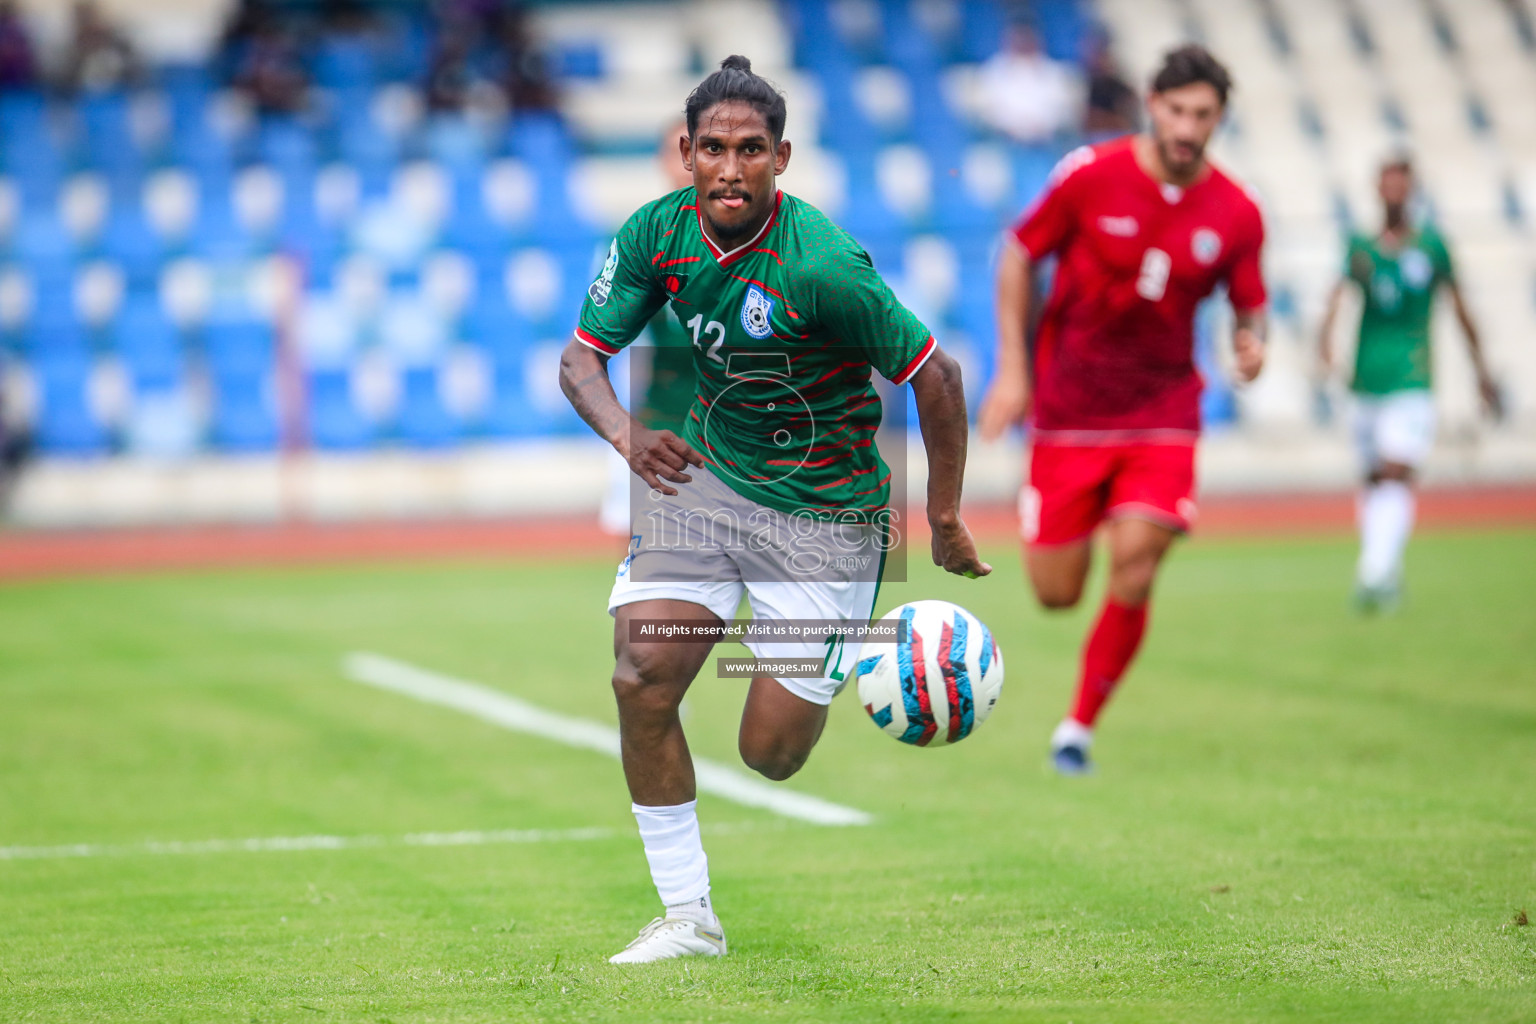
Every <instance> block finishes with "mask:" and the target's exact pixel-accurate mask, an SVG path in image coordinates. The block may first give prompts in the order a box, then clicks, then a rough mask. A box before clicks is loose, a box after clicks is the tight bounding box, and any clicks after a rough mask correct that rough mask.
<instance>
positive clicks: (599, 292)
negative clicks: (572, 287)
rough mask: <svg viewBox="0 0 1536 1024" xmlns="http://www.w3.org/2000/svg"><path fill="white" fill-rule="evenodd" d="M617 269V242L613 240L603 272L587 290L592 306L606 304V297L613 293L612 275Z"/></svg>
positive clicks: (604, 262)
mask: <svg viewBox="0 0 1536 1024" xmlns="http://www.w3.org/2000/svg"><path fill="white" fill-rule="evenodd" d="M618 269H619V240H618V239H617V238H615V239H614V240H613V242H612V243H611V244H610V245H609V246H608V258H607V259H606V260H604V261H603V272H602V273H601V274H599V275H598V277H597V280H596V281H593V282H592V286H591V287H590V288H588V289H587V297H588V298H590V299H591V300H592V305H594V306H602V305H605V304H607V302H608V295H609V293H610V292H612V291H613V275H614V272H615V271H617V270H618Z"/></svg>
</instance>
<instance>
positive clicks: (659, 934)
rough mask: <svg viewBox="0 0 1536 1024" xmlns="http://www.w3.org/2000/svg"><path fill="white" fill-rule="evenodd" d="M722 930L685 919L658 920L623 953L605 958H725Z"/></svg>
mask: <svg viewBox="0 0 1536 1024" xmlns="http://www.w3.org/2000/svg"><path fill="white" fill-rule="evenodd" d="M724 955H725V929H723V928H721V927H720V922H719V921H718V920H717V921H716V922H715V923H714V925H713V926H709V925H705V924H700V923H699V922H698V921H695V920H693V919H692V918H688V917H658V918H656V919H654V920H653V921H651V923H650V924H648V925H646V926H645V927H644V928H641V929H640V934H639V935H638V936H636V938H635V941H633V942H631V943H630V944H629V945H627V946H625V947H624V951H623V952H622V953H615V954H614V955H613V956H611V957H609V958H608V962H609V963H611V964H645V963H650V962H651V961H652V960H671V959H673V958H674V957H680V956H724Z"/></svg>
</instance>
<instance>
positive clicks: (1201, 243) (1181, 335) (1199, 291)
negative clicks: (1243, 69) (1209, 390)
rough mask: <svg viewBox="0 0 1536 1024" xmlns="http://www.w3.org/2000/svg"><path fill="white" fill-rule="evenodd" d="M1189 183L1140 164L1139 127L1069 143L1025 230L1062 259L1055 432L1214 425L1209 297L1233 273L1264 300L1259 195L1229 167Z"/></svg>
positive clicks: (1049, 400)
mask: <svg viewBox="0 0 1536 1024" xmlns="http://www.w3.org/2000/svg"><path fill="white" fill-rule="evenodd" d="M1207 167H1208V171H1207V173H1206V175H1205V176H1204V177H1203V178H1201V179H1200V180H1199V181H1198V182H1196V183H1195V184H1194V185H1191V186H1189V187H1188V188H1184V189H1179V188H1176V187H1174V186H1171V185H1164V184H1161V183H1159V182H1158V181H1156V180H1154V179H1153V178H1152V177H1151V176H1150V175H1149V174H1147V172H1146V171H1144V170H1142V168H1141V165H1140V164H1138V163H1137V162H1136V155H1135V149H1134V137H1127V138H1122V139H1116V140H1114V141H1112V142H1107V143H1104V144H1102V145H1099V146H1093V147H1089V146H1084V147H1082V148H1080V149H1077V150H1074V151H1073V152H1071V153H1068V154H1067V155H1066V156H1065V157H1064V158H1063V159H1062V161H1061V163H1060V164H1059V165H1058V166H1057V168H1056V170H1055V171H1054V172H1053V173H1052V175H1051V180H1050V184H1049V185H1048V186H1047V188H1046V191H1045V193H1044V194H1043V195H1042V196H1041V197H1040V198H1039V199H1038V200H1037V201H1036V202H1035V204H1034V206H1033V207H1032V208H1031V209H1030V210H1029V211H1028V212H1027V213H1026V214H1025V215H1024V216H1023V218H1021V219H1020V221H1019V223H1018V224H1017V226H1016V227H1015V228H1014V231H1013V233H1014V237H1016V238H1017V239H1018V241H1019V244H1021V245H1022V246H1023V247H1024V249H1025V250H1026V251H1027V252H1028V253H1029V257H1030V259H1031V260H1040V259H1043V258H1044V257H1046V256H1049V255H1055V256H1056V257H1057V258H1058V259H1057V267H1056V280H1055V283H1054V284H1053V286H1052V288H1051V295H1050V299H1049V301H1048V302H1047V303H1046V306H1045V310H1044V312H1043V314H1042V317H1041V321H1040V330H1039V335H1038V337H1037V339H1036V346H1035V356H1034V369H1035V431H1036V437H1037V438H1038V439H1039V440H1042V441H1050V440H1056V441H1060V442H1066V443H1086V444H1093V443H1112V442H1117V441H1126V440H1131V441H1134V440H1142V439H1155V440H1161V441H1165V442H1166V441H1175V440H1179V439H1188V440H1193V439H1194V437H1195V436H1196V435H1197V434H1198V433H1199V430H1200V389H1201V386H1202V382H1201V379H1200V375H1199V373H1198V372H1197V371H1196V369H1195V361H1194V347H1195V307H1196V306H1197V305H1198V304H1199V303H1200V300H1201V299H1204V298H1205V297H1206V296H1207V295H1209V294H1211V291H1212V290H1213V289H1214V288H1215V287H1216V285H1217V283H1218V282H1221V281H1225V282H1226V283H1227V290H1228V293H1229V295H1230V297H1231V299H1232V305H1233V306H1234V307H1235V308H1236V309H1239V310H1251V309H1256V308H1258V307H1260V306H1262V305H1264V301H1265V294H1264V279H1263V276H1262V274H1261V272H1260V269H1259V250H1260V248H1261V247H1262V245H1263V241H1264V225H1263V222H1262V220H1261V219H1260V217H1259V210H1258V207H1257V206H1256V205H1255V204H1254V202H1253V200H1252V199H1250V198H1249V196H1248V194H1247V192H1245V191H1244V190H1243V188H1242V186H1241V185H1239V184H1237V183H1236V182H1235V181H1233V180H1232V179H1231V178H1229V177H1227V175H1225V174H1223V173H1222V172H1221V171H1220V170H1219V169H1218V168H1216V167H1214V166H1211V165H1207Z"/></svg>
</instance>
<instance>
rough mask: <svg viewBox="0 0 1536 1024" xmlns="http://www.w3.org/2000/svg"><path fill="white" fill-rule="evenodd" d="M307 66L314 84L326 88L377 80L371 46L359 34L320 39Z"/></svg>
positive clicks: (368, 83) (334, 35)
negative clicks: (309, 65)
mask: <svg viewBox="0 0 1536 1024" xmlns="http://www.w3.org/2000/svg"><path fill="white" fill-rule="evenodd" d="M310 64H311V70H312V72H313V74H314V76H315V82H316V84H318V85H322V86H325V87H327V88H332V89H338V88H343V87H345V86H357V85H371V84H373V83H374V82H376V81H378V78H379V75H378V67H377V62H376V56H375V53H374V49H373V46H372V45H371V43H370V41H369V39H368V38H367V37H366V36H363V35H361V34H351V35H342V34H339V33H332V34H329V35H326V36H323V37H322V38H321V39H320V41H319V44H318V45H317V47H316V52H315V55H314V58H313V59H312V60H311V62H310Z"/></svg>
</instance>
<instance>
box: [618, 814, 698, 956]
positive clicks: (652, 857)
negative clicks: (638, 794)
mask: <svg viewBox="0 0 1536 1024" xmlns="http://www.w3.org/2000/svg"><path fill="white" fill-rule="evenodd" d="M631 810H633V811H634V812H635V822H636V824H638V825H639V826H640V839H641V841H642V842H644V843H645V859H646V862H647V863H649V864H650V866H651V881H652V882H655V883H656V893H657V895H659V896H660V897H661V902H662V903H664V904H665V905H666V908H667V916H668V917H686V918H689V919H691V920H694V921H697V922H698V923H699V924H702V925H706V926H714V925H715V924H716V923H717V919H716V918H715V911H714V908H713V907H712V906H710V903H709V858H707V857H705V856H704V842H703V840H701V839H700V838H699V815H698V801H697V800H690V801H688V802H687V803H685V804H674V805H673V806H670V807H646V806H643V805H641V804H632V805H631Z"/></svg>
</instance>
